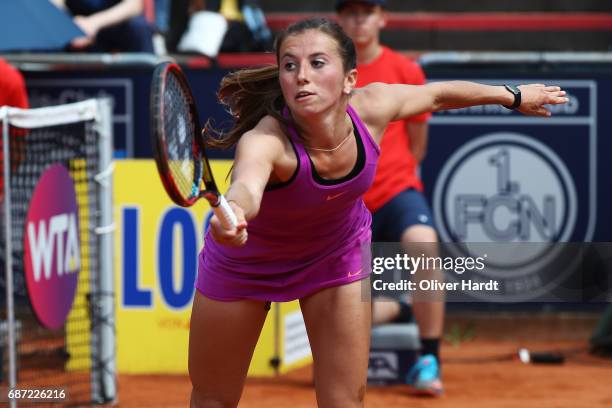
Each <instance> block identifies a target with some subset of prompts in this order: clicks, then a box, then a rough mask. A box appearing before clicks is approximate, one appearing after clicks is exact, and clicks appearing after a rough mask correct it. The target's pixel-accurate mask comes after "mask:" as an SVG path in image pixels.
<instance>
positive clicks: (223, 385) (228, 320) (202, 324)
mask: <svg viewBox="0 0 612 408" xmlns="http://www.w3.org/2000/svg"><path fill="white" fill-rule="evenodd" d="M266 314H267V310H266V307H265V303H264V302H258V301H250V300H241V301H235V302H220V301H216V300H213V299H210V298H207V297H205V296H204V295H202V294H201V293H200V292H198V291H196V295H195V299H194V302H193V309H192V314H191V328H190V332H189V376H190V378H191V383H192V385H193V392H192V406H207V405H210V406H214V404H215V403H216V404H218V406H223V407H232V406H236V405H237V404H238V400H239V399H240V395H241V393H242V388H243V386H244V380H245V378H246V374H247V370H248V368H249V363H250V361H251V357H252V356H253V350H254V349H255V345H256V343H257V339H258V338H259V333H260V332H261V328H262V326H263V324H264V321H265V319H266Z"/></svg>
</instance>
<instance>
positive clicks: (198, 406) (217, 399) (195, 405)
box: [189, 387, 239, 408]
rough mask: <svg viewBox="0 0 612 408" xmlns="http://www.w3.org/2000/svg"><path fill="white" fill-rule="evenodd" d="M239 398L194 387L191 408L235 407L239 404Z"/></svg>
mask: <svg viewBox="0 0 612 408" xmlns="http://www.w3.org/2000/svg"><path fill="white" fill-rule="evenodd" d="M238 401H239V397H238V398H231V397H230V398H228V397H227V396H224V395H215V393H212V392H204V391H201V390H198V389H197V388H196V387H194V388H193V389H192V390H191V401H190V404H189V406H190V408H235V407H237V406H238Z"/></svg>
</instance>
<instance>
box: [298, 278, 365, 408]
mask: <svg viewBox="0 0 612 408" xmlns="http://www.w3.org/2000/svg"><path fill="white" fill-rule="evenodd" d="M362 285H366V286H365V288H364V287H363V286H362ZM364 294H366V295H369V280H363V281H357V282H353V283H350V284H348V285H342V286H337V287H333V288H328V289H323V290H321V291H319V292H317V293H315V294H313V295H310V296H308V297H306V298H304V299H301V301H300V304H301V308H302V313H303V315H304V321H305V323H306V329H307V331H308V338H309V340H310V347H311V349H312V353H313V358H314V373H315V386H316V391H317V402H318V405H319V407H320V408H327V407H343V408H348V407H359V406H362V405H363V398H364V394H365V387H366V381H367V370H368V357H369V349H370V329H371V307H370V300H369V298H368V297H367V296H364Z"/></svg>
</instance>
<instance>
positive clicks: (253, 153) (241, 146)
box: [210, 125, 284, 246]
mask: <svg viewBox="0 0 612 408" xmlns="http://www.w3.org/2000/svg"><path fill="white" fill-rule="evenodd" d="M283 151H284V146H283V143H282V141H281V138H279V137H278V136H277V135H275V134H273V133H271V132H269V131H268V129H266V128H265V127H261V126H259V125H258V127H256V128H255V129H253V130H251V131H249V132H247V133H245V134H244V135H242V137H241V138H240V140H239V141H238V144H237V146H236V154H235V158H234V167H233V170H232V181H231V184H230V187H229V189H228V191H227V193H226V194H225V198H226V199H227V201H228V202H229V204H230V206H231V207H232V209H233V210H234V212H235V213H236V217H237V219H238V226H237V228H235V229H234V230H231V231H228V230H225V229H224V228H223V227H222V226H221V224H220V223H219V220H217V219H216V217H213V218H212V219H211V223H210V225H211V233H212V235H213V237H214V238H215V240H217V241H218V242H219V243H221V244H224V245H230V246H241V245H244V243H245V242H246V239H247V231H246V227H247V221H249V220H252V219H253V218H255V216H257V213H258V212H259V207H260V205H261V199H262V197H263V193H264V190H265V188H266V185H267V184H268V180H269V179H270V174H271V173H272V170H273V169H274V163H275V162H276V161H277V160H278V158H279V157H280V155H281V154H282V152H283Z"/></svg>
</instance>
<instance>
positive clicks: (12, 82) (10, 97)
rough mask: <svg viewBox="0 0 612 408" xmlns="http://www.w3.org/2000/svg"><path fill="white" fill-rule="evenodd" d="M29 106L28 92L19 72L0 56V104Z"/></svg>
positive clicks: (17, 106)
mask: <svg viewBox="0 0 612 408" xmlns="http://www.w3.org/2000/svg"><path fill="white" fill-rule="evenodd" d="M5 105H6V106H13V107H15V108H22V109H27V108H29V107H30V106H29V102H28V92H27V90H26V85H25V80H24V79H23V75H21V72H19V71H18V70H17V68H15V67H13V66H12V65H11V64H9V63H8V62H6V61H5V60H4V59H2V58H0V106H5Z"/></svg>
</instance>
